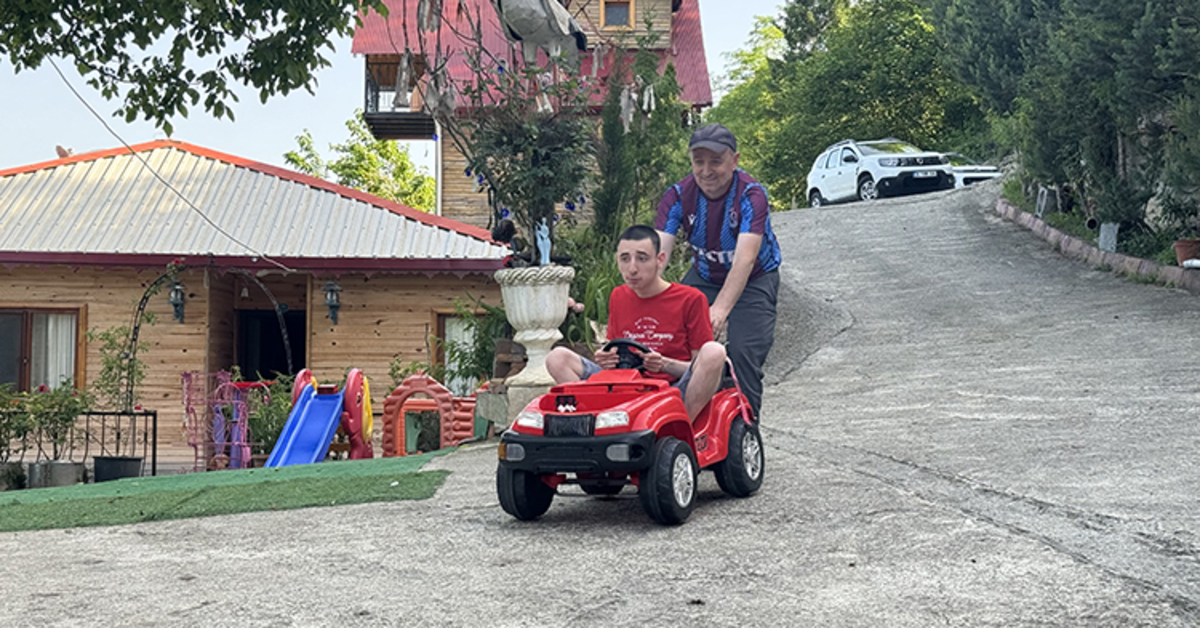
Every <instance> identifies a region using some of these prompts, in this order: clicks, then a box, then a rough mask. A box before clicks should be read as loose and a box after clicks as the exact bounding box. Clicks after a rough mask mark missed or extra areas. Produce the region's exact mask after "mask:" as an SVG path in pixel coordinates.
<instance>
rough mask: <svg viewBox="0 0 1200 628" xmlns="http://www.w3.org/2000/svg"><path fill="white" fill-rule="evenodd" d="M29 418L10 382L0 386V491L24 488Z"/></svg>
mask: <svg viewBox="0 0 1200 628" xmlns="http://www.w3.org/2000/svg"><path fill="white" fill-rule="evenodd" d="M31 427H32V422H31V421H30V419H29V413H28V412H27V411H26V408H25V400H24V397H23V396H22V395H19V394H18V393H17V392H16V391H15V390H13V387H12V385H11V384H5V385H3V386H0V491H7V490H13V489H19V488H25V465H24V464H23V463H22V462H21V461H20V458H23V457H24V454H25V449H26V447H27V445H28V440H27V439H28V436H29V432H30V429H31Z"/></svg>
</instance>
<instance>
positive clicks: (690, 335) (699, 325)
mask: <svg viewBox="0 0 1200 628" xmlns="http://www.w3.org/2000/svg"><path fill="white" fill-rule="evenodd" d="M608 338H609V340H613V339H615V338H629V339H632V340H636V341H638V342H640V343H642V344H644V345H646V346H647V347H649V348H650V349H651V350H653V351H656V352H658V353H661V354H662V355H663V356H664V357H668V358H672V359H674V360H681V361H683V362H691V361H692V351H699V350H700V347H701V346H703V345H704V343H706V342H708V341H710V340H712V339H713V333H712V321H711V320H710V319H709V316H708V300H707V299H706V298H705V297H704V293H703V292H700V291H699V290H697V289H695V288H693V287H691V286H685V285H683V284H678V283H673V284H671V285H670V286H669V287H668V288H667V289H666V290H663V291H662V292H660V293H658V294H656V295H654V296H652V297H650V298H648V299H643V298H641V297H639V296H638V295H637V294H636V293H635V292H634V291H633V290H632V289H631V288H630V287H629V286H626V285H620V286H617V287H616V288H614V289H613V291H612V295H611V296H609V297H608ZM647 376H649V377H654V378H658V379H666V380H673V379H675V378H674V377H672V376H670V375H668V374H666V373H647Z"/></svg>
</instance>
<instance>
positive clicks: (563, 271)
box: [495, 265, 575, 421]
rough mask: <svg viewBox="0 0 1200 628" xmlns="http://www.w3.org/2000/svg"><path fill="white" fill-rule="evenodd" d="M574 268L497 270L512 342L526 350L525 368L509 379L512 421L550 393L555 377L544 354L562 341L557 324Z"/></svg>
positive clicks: (564, 308)
mask: <svg viewBox="0 0 1200 628" xmlns="http://www.w3.org/2000/svg"><path fill="white" fill-rule="evenodd" d="M574 278H575V269H574V268H571V267H570V266H555V265H550V266H534V267H530V268H505V269H502V270H498V271H496V274H495V279H496V283H498V284H500V297H501V299H503V301H504V313H505V315H506V316H507V317H508V322H509V324H511V325H512V326H513V329H515V330H517V331H516V334H514V335H513V340H514V341H516V342H519V343H521V344H522V345H523V346H524V347H525V354H526V356H527V357H528V362H526V364H525V368H523V369H521V371H520V372H519V373H517V374H516V375H514V376H513V377H510V378H508V379H507V380H506V381H505V384H506V385H507V386H508V399H509V404H508V414H509V417H508V418H509V420H510V421H511V420H512V419H513V418H515V417H516V415H517V413H519V412H520V411H521V410H523V409H525V406H526V404H528V403H529V402H530V401H531V400H532V399H533V398H534V397H536V396H538V395H540V394H542V393H545V392H546V391H548V390H550V386H552V385H554V378H552V377H550V373H548V372H547V371H546V354H548V353H550V349H552V348H553V347H554V343H556V342H558V341H559V340H561V339H562V333H561V332H559V331H558V327H559V325H562V322H563V320H564V319H566V317H567V297H568V293H569V291H570V287H571V280H572V279H574Z"/></svg>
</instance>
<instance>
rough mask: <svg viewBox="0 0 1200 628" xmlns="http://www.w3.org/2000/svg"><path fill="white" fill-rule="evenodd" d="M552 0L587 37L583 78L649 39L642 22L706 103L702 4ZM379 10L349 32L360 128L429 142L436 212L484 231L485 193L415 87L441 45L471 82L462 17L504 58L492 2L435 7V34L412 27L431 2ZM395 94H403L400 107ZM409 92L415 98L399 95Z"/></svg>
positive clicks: (400, 1)
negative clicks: (356, 67)
mask: <svg viewBox="0 0 1200 628" xmlns="http://www.w3.org/2000/svg"><path fill="white" fill-rule="evenodd" d="M551 1H558V2H561V3H562V4H563V5H564V6H566V7H567V10H568V11H569V12H570V13H571V14H572V16H573V17H574V18H575V20H576V21H577V22H578V23H579V24H580V26H581V27H582V29H583V30H584V32H585V33H586V35H587V38H588V48H589V50H588V51H587V52H584V53H583V54H582V55H581V60H582V63H581V68H580V71H581V73H583V74H585V75H591V76H596V77H598V78H599V79H601V80H604V79H606V77H607V75H608V72H609V71H610V70H611V68H612V65H613V62H614V59H615V53H614V51H615V50H616V49H617V48H618V47H622V48H626V49H627V48H630V47H633V46H635V45H636V42H637V41H638V39H639V37H642V36H644V35H647V34H649V33H650V31H649V30H648V29H647V26H646V23H647V20H646V18H647V17H649V18H650V20H649V23H650V29H652V30H653V32H654V34H656V35H658V37H656V38H654V40H655V42H656V43H655V44H653V46H654V51H655V52H656V53H657V54H658V55H659V56H660V57H661V59H662V63H663V64H664V65H665V64H667V63H672V64H674V66H675V71H676V74H677V77H678V81H679V84H680V87H681V89H682V94H681V98H682V100H683V101H684V102H686V103H688V104H690V105H691V106H692V107H693V108H694V109H695V110H696V111H699V110H700V109H702V108H704V107H707V106H709V105H711V104H712V88H711V86H710V83H709V76H708V63H707V60H706V58H705V54H704V38H703V35H702V33H701V28H700V5H699V0H551ZM385 4H386V5H387V6H388V9H389V12H388V16H387V17H386V18H385V17H383V16H381V15H379V14H378V13H375V12H370V13H368V14H367V15H366V16H364V18H363V23H362V25H361V26H360V27H359V28H358V29H357V30H356V31H355V33H354V43H353V46H352V49H351V50H352V52H354V53H355V54H361V55H363V56H364V57H365V60H366V75H365V77H366V89H365V102H364V107H363V110H364V112H365V114H364V115H365V118H366V121H367V125H368V126H369V127H370V128H371V131H372V133H373V134H374V135H375V136H376V137H378V138H380V139H395V140H429V139H433V140H435V141H436V142H437V147H438V149H437V151H436V155H437V164H436V170H437V172H436V175H437V185H438V201H437V206H438V214H439V215H441V216H445V217H448V218H453V219H455V220H461V221H463V222H466V223H470V224H473V225H476V226H481V227H486V226H488V224H489V219H490V218H491V209H490V208H489V207H488V204H487V196H486V194H485V193H484V192H482V191H480V189H479V187H478V186H477V185H476V183H475V181H474V180H473V179H472V177H471V176H470V175H469V174H468V173H467V168H466V165H467V162H466V158H465V157H464V156H463V155H462V154H461V153H460V152H459V151H458V150H457V149H456V148H455V146H454V144H453V142H450V141H448V140H447V139H446V138H444V137H442V136H441V135H440V134H439V133H438V131H439V129H438V128H437V125H436V124H435V121H434V120H433V118H431V117H430V116H429V115H427V114H426V113H425V112H424V111H423V110H422V104H421V98H420V96H421V93H422V92H423V90H421V89H417V86H418V85H420V84H421V83H422V81H424V80H425V77H424V74H423V72H424V68H425V66H426V62H425V60H424V59H423V58H421V56H420V52H421V51H422V50H423V49H424V50H432V49H434V48H435V47H436V46H438V45H440V46H441V48H442V49H443V50H445V51H449V53H450V54H449V57H448V60H447V63H448V66H447V67H448V73H449V75H450V76H451V77H453V78H455V80H462V79H464V78H465V77H467V76H469V74H470V69H469V68H468V67H467V56H466V55H465V54H464V53H463V46H465V45H468V44H467V43H465V42H464V41H463V40H462V39H461V38H460V37H459V35H458V34H456V33H459V32H462V31H463V30H464V29H465V25H466V23H467V21H466V18H465V17H464V16H463V15H462V13H463V12H464V11H465V12H469V13H470V14H471V17H472V19H474V18H475V17H478V18H479V21H480V22H481V23H482V29H481V31H482V33H481V34H482V37H483V44H484V46H485V47H486V48H487V49H488V50H489V51H492V52H493V53H498V54H502V55H503V56H508V55H507V51H508V49H509V46H510V42H509V41H508V39H507V38H506V36H505V35H504V33H503V32H502V31H501V28H500V24H499V21H498V19H497V17H496V13H495V10H494V8H493V6H492V3H491V2H490V0H461V1H460V0H453V2H451V1H450V0H446V1H445V2H443V3H442V4H441V6H443V7H444V9H443V12H444V14H445V16H446V19H445V20H444V21H442V23H441V24H440V27H439V30H437V31H435V32H424V31H420V30H419V29H418V26H419V24H420V22H421V20H420V16H419V15H418V10H419V8H420V7H428V6H432V4H436V0H429V1H427V0H385ZM597 47H599V51H598V52H597ZM406 50H407V51H411V52H413V53H414V54H415V55H416V58H415V59H414V69H415V71H414V72H411V73H408V74H407V76H408V84H407V85H404V84H401V83H402V82H403V78H402V77H403V76H405V73H404V72H401V71H400V61H401V58H402V56H403V55H404V54H405V52H406ZM398 92H403V94H401V95H402V97H401V98H400V99H399V100H397V98H396V96H397V94H398ZM408 93H412V96H411V97H408V98H405V97H403V96H404V95H407V94H408ZM397 102H399V103H400V104H397ZM460 106H462V103H461V102H460ZM597 115H598V111H597ZM682 123H683V121H681V124H682Z"/></svg>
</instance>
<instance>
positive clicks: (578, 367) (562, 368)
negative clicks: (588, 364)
mask: <svg viewBox="0 0 1200 628" xmlns="http://www.w3.org/2000/svg"><path fill="white" fill-rule="evenodd" d="M546 372H548V373H550V377H553V378H554V381H555V382H558V383H560V384H561V383H563V382H574V381H578V380H579V378H581V377H583V359H582V358H580V357H579V354H578V353H575V352H574V351H571V350H570V349H568V348H566V347H555V348H554V349H552V350H551V351H550V353H548V354H547V355H546Z"/></svg>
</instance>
